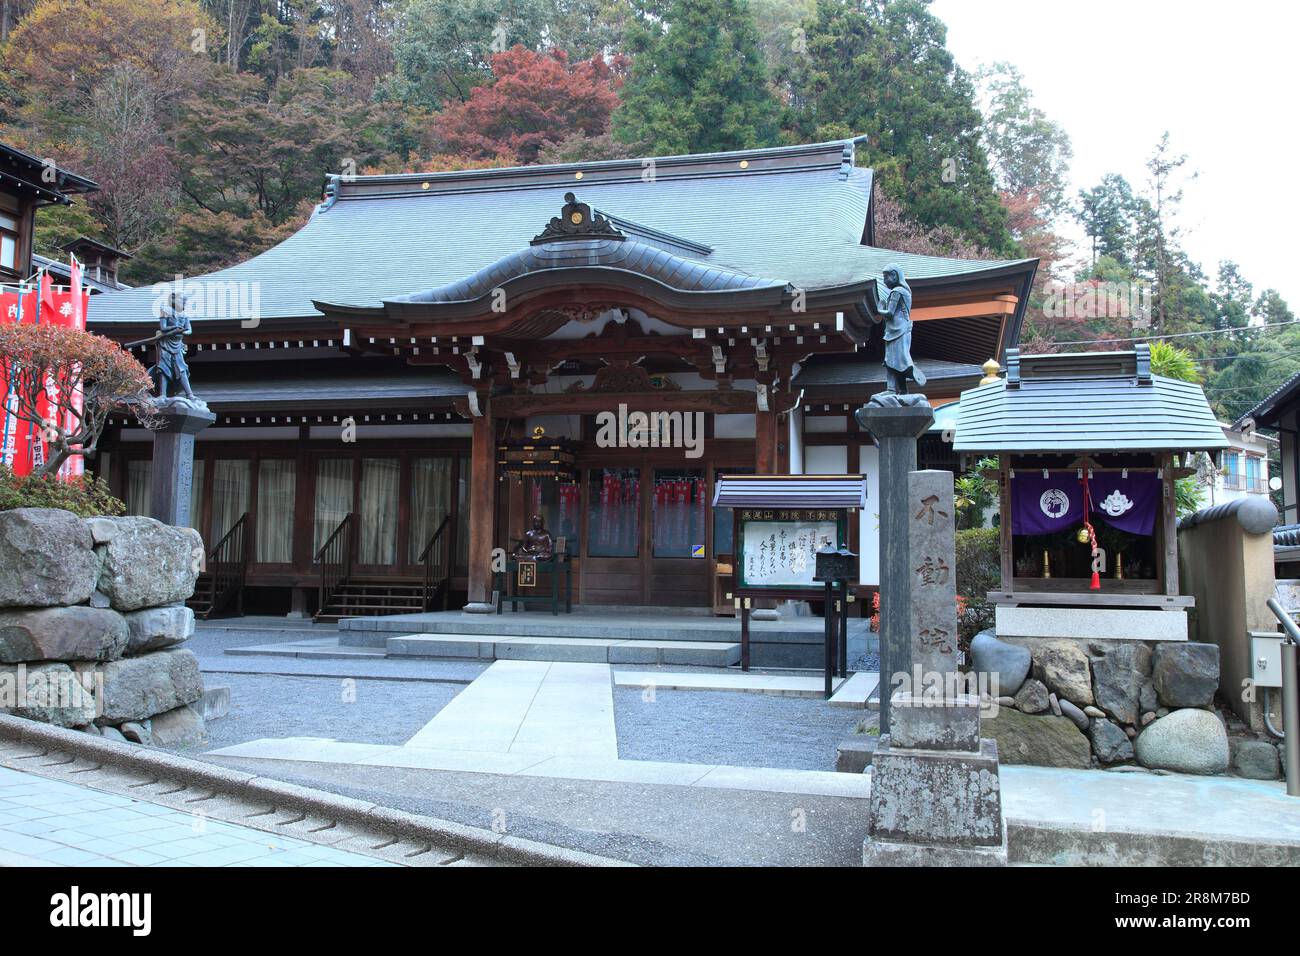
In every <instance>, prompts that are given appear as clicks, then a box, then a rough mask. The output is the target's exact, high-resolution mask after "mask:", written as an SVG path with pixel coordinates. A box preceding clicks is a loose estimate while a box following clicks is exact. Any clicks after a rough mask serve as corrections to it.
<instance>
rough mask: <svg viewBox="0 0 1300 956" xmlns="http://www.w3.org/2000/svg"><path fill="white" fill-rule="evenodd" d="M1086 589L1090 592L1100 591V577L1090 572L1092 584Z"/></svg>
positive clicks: (1094, 572)
mask: <svg viewBox="0 0 1300 956" xmlns="http://www.w3.org/2000/svg"><path fill="white" fill-rule="evenodd" d="M1088 588H1089V590H1092V591H1100V590H1101V575H1100V574H1098V573H1097V572H1096V571H1093V572H1092V583H1091V584H1089V585H1088Z"/></svg>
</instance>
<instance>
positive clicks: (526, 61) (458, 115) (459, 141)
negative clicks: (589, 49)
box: [434, 46, 619, 163]
mask: <svg viewBox="0 0 1300 956" xmlns="http://www.w3.org/2000/svg"><path fill="white" fill-rule="evenodd" d="M618 66H619V64H615V68H614V69H611V66H610V64H609V63H607V62H606V61H605V60H604V59H603V58H602V57H598V56H596V57H592V58H591V59H590V60H584V61H582V62H580V63H576V64H574V65H573V66H572V67H571V66H569V58H568V55H567V54H565V53H564V52H563V51H562V50H552V51H550V52H549V53H534V52H533V51H532V50H529V49H527V48H526V47H523V46H515V47H512V48H511V49H509V50H507V51H505V52H504V53H498V54H496V55H495V56H494V57H492V73H493V76H494V80H493V82H492V83H490V84H488V85H486V86H476V87H474V89H472V90H471V91H470V95H469V99H468V100H467V101H466V102H464V103H458V102H455V101H450V102H448V103H447V105H446V107H445V108H444V109H443V111H442V113H440V114H439V115H438V117H437V119H436V120H435V121H434V132H435V136H436V137H437V139H438V141H439V143H440V145H441V147H442V148H443V149H444V150H445V151H446V152H449V153H457V154H460V155H463V156H470V157H477V158H485V157H491V156H496V155H499V154H501V153H512V154H514V156H515V157H516V159H517V161H518V162H519V163H534V162H536V161H537V154H538V153H539V152H540V151H541V149H542V148H543V147H544V146H546V145H548V144H553V143H557V142H559V141H560V140H562V139H564V138H565V137H566V136H568V135H572V134H574V133H580V134H582V135H583V136H586V137H595V136H600V135H602V134H604V133H607V132H609V118H610V114H611V113H613V111H614V108H615V107H616V106H618V93H617V92H616V88H617V85H618V82H619V79H618V76H617V72H616V71H617V68H618Z"/></svg>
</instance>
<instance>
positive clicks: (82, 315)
mask: <svg viewBox="0 0 1300 956" xmlns="http://www.w3.org/2000/svg"><path fill="white" fill-rule="evenodd" d="M69 258H70V260H71V270H70V275H71V280H70V285H69V288H68V296H67V303H66V304H67V306H68V307H69V309H68V317H67V324H68V326H69V327H70V328H74V329H78V330H80V331H82V332H84V331H85V330H86V308H87V306H88V305H89V302H87V301H86V298H85V295H86V293H84V292H83V291H82V288H81V263H80V262H78V261H77V257H76V256H69ZM61 308H62V306H61ZM76 377H77V380H78V385H77V388H76V390H75V391H74V392H73V393H72V395H71V396H69V398H68V404H69V405H70V406H71V407H70V409H69V410H68V411H66V412H64V414H63V427H64V430H65V431H69V432H71V431H75V430H76V428H77V425H78V423H79V422H80V420H81V408H82V405H81V402H82V392H81V385H80V379H81V374H80V370H78V373H77V376H76ZM85 470H86V461H85V457H84V456H82V455H69V456H68V459H67V461H65V462H64V463H63V464H62V465H60V466H59V477H60V478H62V479H63V480H64V481H70V480H72V479H73V478H80V477H81V475H82V474H83V473H84V472H85Z"/></svg>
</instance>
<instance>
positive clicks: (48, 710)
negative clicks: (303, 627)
mask: <svg viewBox="0 0 1300 956" xmlns="http://www.w3.org/2000/svg"><path fill="white" fill-rule="evenodd" d="M0 713H6V714H13V715H15V716H17V717H25V718H27V719H28V720H39V721H41V722H42V723H46V724H56V725H57V726H59V727H81V726H84V725H85V724H89V723H90V722H91V721H92V720H94V719H95V695H94V693H93V692H92V690H90V689H88V688H87V687H86V686H85V685H84V684H83V683H82V681H81V679H80V677H79V675H78V674H77V673H76V672H74V671H73V669H72V668H71V667H69V666H68V665H67V664H60V663H57V662H50V663H46V664H0ZM1274 762H1276V760H1275V761H1274Z"/></svg>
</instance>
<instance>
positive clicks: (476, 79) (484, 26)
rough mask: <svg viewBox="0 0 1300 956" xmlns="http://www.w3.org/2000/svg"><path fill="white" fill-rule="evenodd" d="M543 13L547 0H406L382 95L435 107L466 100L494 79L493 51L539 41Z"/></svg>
mask: <svg viewBox="0 0 1300 956" xmlns="http://www.w3.org/2000/svg"><path fill="white" fill-rule="evenodd" d="M547 13H548V9H547V3H546V2H545V0H406V2H405V3H404V4H403V5H402V7H401V9H400V10H399V11H398V14H397V23H396V34H395V40H394V43H393V57H394V60H395V62H396V69H395V70H394V72H393V75H392V76H390V77H388V78H387V79H386V80H385V81H384V82H383V83H382V84H381V85H380V89H379V91H378V92H379V96H380V98H381V99H386V100H399V101H401V102H403V103H407V104H409V105H412V106H419V107H423V108H426V109H434V110H436V109H440V108H441V107H442V105H443V103H445V102H446V101H448V100H453V101H462V102H463V101H465V100H467V99H469V93H470V90H472V89H473V88H474V87H476V86H479V85H481V84H483V83H487V82H489V81H490V80H491V79H492V69H491V60H492V54H493V53H502V52H504V51H506V50H508V49H510V48H511V47H512V46H515V45H516V44H522V45H524V46H526V47H528V48H529V49H530V50H536V49H538V48H539V47H540V46H541V43H542V35H543V31H544V30H545V26H546V17H547Z"/></svg>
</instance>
